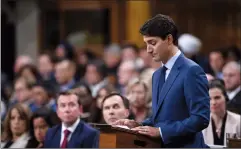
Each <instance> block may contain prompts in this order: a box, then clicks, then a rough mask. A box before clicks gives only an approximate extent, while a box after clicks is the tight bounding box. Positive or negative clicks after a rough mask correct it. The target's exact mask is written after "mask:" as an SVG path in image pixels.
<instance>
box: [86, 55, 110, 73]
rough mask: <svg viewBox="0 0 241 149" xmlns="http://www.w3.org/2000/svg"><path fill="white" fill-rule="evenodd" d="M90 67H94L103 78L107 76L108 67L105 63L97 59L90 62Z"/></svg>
mask: <svg viewBox="0 0 241 149" xmlns="http://www.w3.org/2000/svg"><path fill="white" fill-rule="evenodd" d="M88 65H94V66H95V67H96V70H97V72H98V73H99V74H100V75H101V77H102V78H105V77H106V76H107V67H106V65H105V63H104V61H102V60H97V59H95V60H92V61H90V62H89V63H88Z"/></svg>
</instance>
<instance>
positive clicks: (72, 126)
mask: <svg viewBox="0 0 241 149" xmlns="http://www.w3.org/2000/svg"><path fill="white" fill-rule="evenodd" d="M79 122H80V119H79V118H78V119H77V120H76V121H75V122H74V124H73V125H71V126H70V127H66V125H64V124H63V123H62V130H61V132H62V133H64V131H65V130H66V129H68V130H69V131H70V132H71V133H73V132H74V131H75V129H76V127H77V126H78V124H79Z"/></svg>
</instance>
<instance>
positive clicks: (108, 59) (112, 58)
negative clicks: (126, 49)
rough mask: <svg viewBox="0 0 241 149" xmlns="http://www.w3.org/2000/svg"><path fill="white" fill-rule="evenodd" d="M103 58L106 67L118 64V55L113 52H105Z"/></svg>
mask: <svg viewBox="0 0 241 149" xmlns="http://www.w3.org/2000/svg"><path fill="white" fill-rule="evenodd" d="M104 60H105V64H106V65H107V67H109V68H113V67H116V66H117V65H118V63H119V61H120V57H119V56H118V55H117V54H115V53H111V52H105V55H104Z"/></svg>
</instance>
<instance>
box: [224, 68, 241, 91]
mask: <svg viewBox="0 0 241 149" xmlns="http://www.w3.org/2000/svg"><path fill="white" fill-rule="evenodd" d="M223 79H224V82H225V87H226V89H227V90H228V91H233V90H235V89H236V88H237V87H239V86H240V71H239V70H237V69H235V68H234V67H225V68H224V69H223Z"/></svg>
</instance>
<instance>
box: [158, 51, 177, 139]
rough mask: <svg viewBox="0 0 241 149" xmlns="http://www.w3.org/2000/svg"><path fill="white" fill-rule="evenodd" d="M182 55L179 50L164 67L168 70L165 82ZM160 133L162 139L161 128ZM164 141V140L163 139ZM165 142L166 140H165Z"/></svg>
mask: <svg viewBox="0 0 241 149" xmlns="http://www.w3.org/2000/svg"><path fill="white" fill-rule="evenodd" d="M180 54H181V51H180V50H178V51H177V53H176V54H175V55H174V56H173V57H171V58H170V59H169V60H168V61H167V63H166V64H164V66H165V67H166V68H167V70H166V74H165V80H167V77H168V75H169V74H170V72H171V70H172V67H173V65H174V64H175V62H176V60H177V58H178V57H179V55H180ZM159 131H160V134H161V137H162V131H161V127H159ZM162 140H163V138H162ZM163 141H164V140H163Z"/></svg>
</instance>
